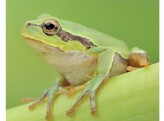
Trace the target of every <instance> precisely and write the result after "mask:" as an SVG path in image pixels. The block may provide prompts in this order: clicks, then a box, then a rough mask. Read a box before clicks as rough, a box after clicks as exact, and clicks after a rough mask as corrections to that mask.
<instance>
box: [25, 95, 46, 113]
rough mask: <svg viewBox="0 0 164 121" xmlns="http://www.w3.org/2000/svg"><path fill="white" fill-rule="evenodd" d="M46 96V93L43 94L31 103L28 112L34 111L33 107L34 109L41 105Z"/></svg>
mask: <svg viewBox="0 0 164 121" xmlns="http://www.w3.org/2000/svg"><path fill="white" fill-rule="evenodd" d="M47 96H48V92H45V93H44V94H43V95H42V97H41V98H40V99H38V100H36V101H35V102H33V103H32V104H31V105H30V106H29V107H28V108H29V110H33V109H35V107H36V106H37V105H39V104H41V103H42V102H44V101H45V99H46V98H47Z"/></svg>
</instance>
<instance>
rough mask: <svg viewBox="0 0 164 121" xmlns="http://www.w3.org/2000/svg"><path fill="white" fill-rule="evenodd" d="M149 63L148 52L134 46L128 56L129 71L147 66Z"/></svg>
mask: <svg viewBox="0 0 164 121" xmlns="http://www.w3.org/2000/svg"><path fill="white" fill-rule="evenodd" d="M148 65H149V60H148V55H147V52H146V51H144V50H141V49H139V48H136V47H135V48H133V49H132V52H131V54H130V55H129V58H128V67H127V71H133V70H136V69H138V68H142V67H146V66H148Z"/></svg>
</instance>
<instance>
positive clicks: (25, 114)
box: [7, 63, 159, 121]
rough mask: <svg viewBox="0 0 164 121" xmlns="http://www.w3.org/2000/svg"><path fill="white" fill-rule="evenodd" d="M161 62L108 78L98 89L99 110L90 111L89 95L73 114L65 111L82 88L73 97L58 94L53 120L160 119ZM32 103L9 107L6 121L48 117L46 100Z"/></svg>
mask: <svg viewBox="0 0 164 121" xmlns="http://www.w3.org/2000/svg"><path fill="white" fill-rule="evenodd" d="M158 82H159V64H158V63H157V64H152V65H150V66H149V67H146V68H142V69H138V70H136V71H132V72H129V73H126V74H122V75H119V76H116V77H113V78H110V79H109V81H107V82H105V83H104V84H103V85H102V86H101V87H100V89H99V90H98V92H97V114H96V115H95V116H93V115H91V114H90V103H89V98H86V99H84V100H83V102H81V104H80V106H79V107H78V108H77V110H76V111H75V114H74V115H73V116H71V117H68V116H67V115H66V111H67V110H68V109H69V108H70V106H71V105H72V104H73V103H74V102H75V100H76V99H77V96H78V95H79V94H80V91H79V92H77V93H76V94H75V95H74V96H72V97H67V96H65V95H61V96H59V97H58V98H57V99H56V100H55V102H54V110H53V112H54V113H53V115H54V121H158V120H159V112H158V109H159V95H158V94H159V92H158V88H159V87H158V86H159V85H158ZM28 106H29V104H26V105H21V106H18V107H15V108H12V109H9V110H7V121H45V113H46V103H45V104H43V105H40V106H38V107H37V108H36V109H35V110H33V111H29V110H28Z"/></svg>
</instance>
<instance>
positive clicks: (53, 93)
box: [29, 85, 68, 121]
mask: <svg viewBox="0 0 164 121" xmlns="http://www.w3.org/2000/svg"><path fill="white" fill-rule="evenodd" d="M62 93H64V94H66V95H68V94H67V93H68V92H67V91H66V90H65V89H64V88H62V87H58V85H54V87H52V88H50V89H48V90H46V91H45V92H44V94H43V95H42V97H41V98H40V99H38V100H36V101H35V102H34V103H32V104H31V105H30V106H29V109H30V110H33V109H35V107H36V106H38V105H40V104H41V103H43V102H44V101H45V100H46V99H47V100H48V102H47V112H46V120H47V121H49V120H51V119H52V118H53V115H52V109H53V101H54V98H55V97H57V96H58V95H60V94H62Z"/></svg>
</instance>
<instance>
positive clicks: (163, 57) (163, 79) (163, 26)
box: [159, 0, 164, 121]
mask: <svg viewBox="0 0 164 121" xmlns="http://www.w3.org/2000/svg"><path fill="white" fill-rule="evenodd" d="M163 7H164V1H163V0H160V43H159V46H160V83H159V85H160V105H159V106H160V121H164V116H163V112H164V110H163V108H164V96H162V94H163V93H164V88H162V86H164V23H163V22H164V15H163V13H164V8H163Z"/></svg>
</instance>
